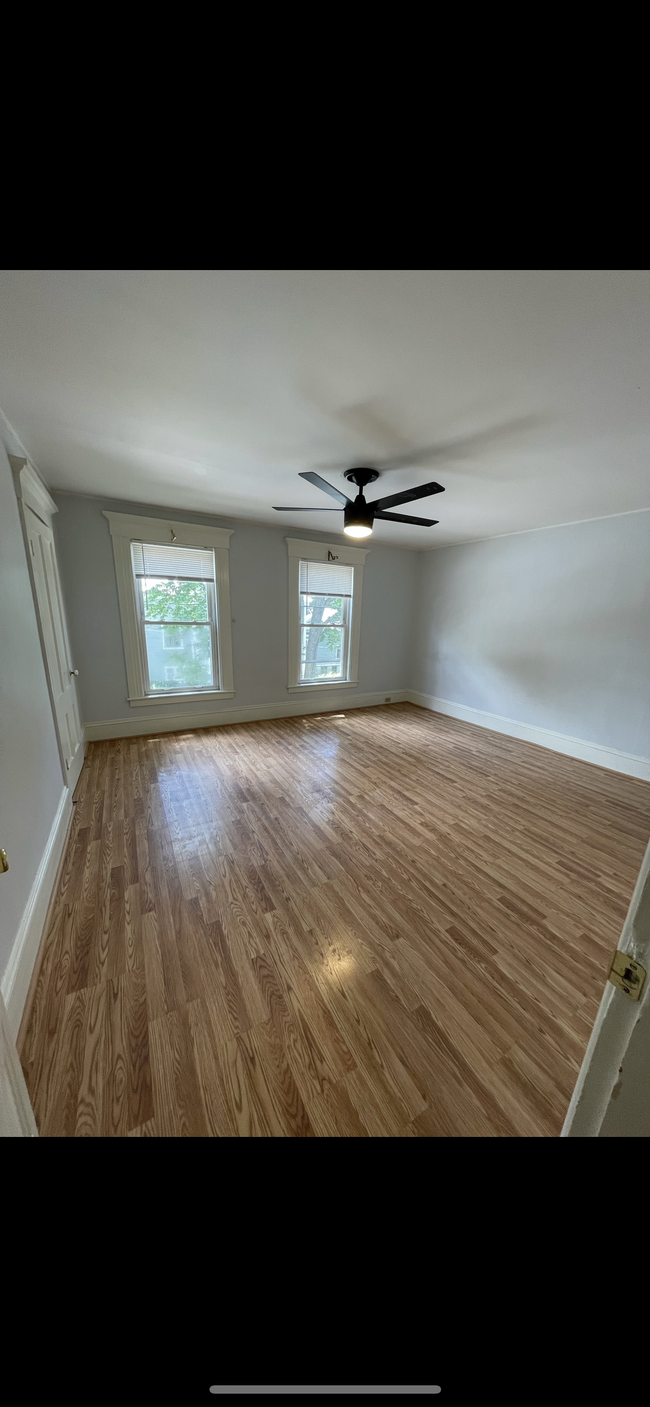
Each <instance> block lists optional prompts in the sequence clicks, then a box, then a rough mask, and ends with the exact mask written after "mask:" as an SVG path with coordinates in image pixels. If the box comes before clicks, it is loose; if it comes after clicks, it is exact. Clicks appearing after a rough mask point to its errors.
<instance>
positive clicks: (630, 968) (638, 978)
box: [608, 949, 646, 1002]
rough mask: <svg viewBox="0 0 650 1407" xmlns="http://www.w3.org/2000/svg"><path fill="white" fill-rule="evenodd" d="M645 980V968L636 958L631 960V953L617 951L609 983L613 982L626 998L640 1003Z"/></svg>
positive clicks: (609, 974) (610, 971) (613, 959)
mask: <svg viewBox="0 0 650 1407" xmlns="http://www.w3.org/2000/svg"><path fill="white" fill-rule="evenodd" d="M645 979H646V970H645V967H642V966H641V963H640V962H637V961H636V959H635V958H631V957H630V954H629V953H621V952H619V951H618V949H617V950H616V952H615V953H614V956H613V958H612V965H611V967H610V969H609V973H608V981H610V982H613V984H614V986H615V987H618V988H619V989H620V991H621V992H625V995H626V997H630V998H631V1000H632V1001H633V1002H638V1000H639V997H640V996H641V993H642V991H643V984H644V982H645Z"/></svg>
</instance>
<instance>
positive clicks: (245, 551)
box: [52, 492, 418, 723]
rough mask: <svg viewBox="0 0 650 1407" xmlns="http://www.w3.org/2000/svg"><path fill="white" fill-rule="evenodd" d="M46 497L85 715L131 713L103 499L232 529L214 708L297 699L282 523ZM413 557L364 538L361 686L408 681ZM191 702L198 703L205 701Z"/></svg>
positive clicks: (123, 509)
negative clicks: (291, 676) (230, 672)
mask: <svg viewBox="0 0 650 1407" xmlns="http://www.w3.org/2000/svg"><path fill="white" fill-rule="evenodd" d="M52 497H53V498H54V499H55V502H56V504H57V506H58V508H59V512H58V513H57V514H56V516H55V519H54V530H55V535H56V541H57V554H58V559H59V569H60V572H61V578H62V585H63V592H64V596H65V604H66V612H67V617H68V626H69V630H70V637H71V646H72V650H73V653H74V663H75V667H76V668H77V669H78V670H79V690H80V695H81V708H82V713H83V717H84V721H85V722H86V723H98V722H103V721H107V720H112V719H123V718H124V719H126V718H133V717H134V714H135V713H136V710H135V709H132V708H130V706H129V703H128V702H127V681H126V667H125V663H124V649H123V645H122V630H121V624H120V613H119V604H118V597H117V583H116V579H115V563H114V559H113V546H112V541H111V536H110V532H109V527H108V521H107V519H106V518H105V517H103V510H104V509H105V508H107V509H110V510H112V511H113V512H116V513H143V514H146V515H148V516H150V517H161V518H170V517H174V516H175V517H177V518H178V519H180V520H182V521H184V522H200V523H209V524H212V525H214V526H217V527H226V528H233V529H234V533H233V536H232V537H231V539H230V594H231V607H232V617H233V620H234V624H233V627H232V637H233V667H234V676H235V698H234V699H229V700H224V701H223V703H218V704H216V705H215V707H216V708H217V709H220V708H223V709H232V708H237V707H239V706H244V705H246V704H265V703H268V704H271V703H282V702H285V701H288V700H295V695H292V694H289V693H288V692H287V637H288V600H287V591H288V566H287V563H288V557H287V547H286V542H285V538H286V537H287V536H289V535H290V531H289V529H288V528H287V527H286V526H281V525H278V527H277V528H276V527H273V526H268V525H266V524H260V523H251V522H245V521H242V520H237V519H226V518H220V517H209V516H208V515H207V514H202V513H189V512H186V511H185V510H184V509H182V508H178V509H176V510H175V512H174V511H172V510H171V509H169V508H160V507H155V506H154V505H152V504H150V503H147V504H135V503H124V502H121V501H117V500H115V499H109V498H107V499H101V500H100V499H96V498H86V497H84V496H82V495H77V494H65V493H56V492H53V494H52ZM294 536H296V537H310V538H313V539H315V540H317V541H322V542H327V541H332V538H331V535H330V536H329V537H328V535H327V534H326V533H305V532H303V531H296V533H295V534H294ZM335 540H336V539H335ZM340 540H343V539H340ZM417 562H418V556H417V554H416V553H415V552H410V551H409V550H408V549H407V548H402V547H382V546H379V545H378V544H377V543H373V544H372V545H371V550H370V553H369V555H368V557H367V558H366V564H365V571H364V582H363V603H362V622H361V645H360V652H359V688H358V692H359V693H360V694H365V693H375V692H378V691H381V692H383V691H386V692H387V693H390V692H391V690H396V689H406V688H408V686H409V682H410V678H409V675H410V666H411V656H412V644H413V625H414V605H415V589H416V576H417ZM352 692H353V691H352V690H350V693H351V694H352ZM311 697H312V698H313V696H311ZM198 706H199V707H203V708H205V703H201V702H200V703H199V705H198ZM182 707H183V712H186V711H192V710H191V709H190V708H189V706H188V705H186V704H185V703H183V705H182ZM212 707H213V703H212V702H211V703H210V709H212ZM165 713H166V710H165V705H162V706H158V708H156V707H155V706H154V705H152V708H151V709H148V708H147V709H138V710H137V716H138V718H139V719H144V718H148V717H149V716H151V717H161V716H165Z"/></svg>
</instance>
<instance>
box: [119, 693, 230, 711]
mask: <svg viewBox="0 0 650 1407" xmlns="http://www.w3.org/2000/svg"><path fill="white" fill-rule="evenodd" d="M234 697H235V691H234V689H233V690H231V691H228V690H227V689H205V690H203V689H190V690H188V692H187V693H185V694H163V692H162V690H161V692H160V693H159V694H148V695H147V696H146V698H142V699H140V698H136V699H129V703H130V705H131V708H151V707H154V708H155V706H156V704H172V703H176V702H177V701H180V702H181V703H187V700H188V699H197V700H199V699H234Z"/></svg>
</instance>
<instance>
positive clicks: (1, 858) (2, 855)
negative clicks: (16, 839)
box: [0, 850, 9, 874]
mask: <svg viewBox="0 0 650 1407" xmlns="http://www.w3.org/2000/svg"><path fill="white" fill-rule="evenodd" d="M8 869H9V861H8V859H7V852H6V850H0V874H6V872H7V870H8Z"/></svg>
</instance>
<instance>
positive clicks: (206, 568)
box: [105, 512, 234, 705]
mask: <svg viewBox="0 0 650 1407" xmlns="http://www.w3.org/2000/svg"><path fill="white" fill-rule="evenodd" d="M105 516H106V517H107V518H108V520H109V523H110V529H111V535H112V538H113V550H114V554H115V567H116V573H117V585H118V594H119V600H120V613H121V617H122V633H123V638H124V653H125V658H126V669H127V679H128V686H129V702H130V703H131V704H134V705H138V704H147V703H148V704H151V703H154V702H155V703H158V702H160V703H164V702H165V701H166V700H174V699H178V698H179V697H182V698H187V697H188V696H189V695H196V696H200V697H206V696H208V697H214V696H216V695H219V696H221V697H223V696H226V697H228V698H232V696H233V692H234V690H233V680H232V649H231V634H230V594H229V582H228V557H229V553H228V548H229V539H230V537H231V535H232V534H231V532H230V531H229V530H227V529H224V528H203V527H201V526H199V525H196V524H190V523H177V522H176V521H174V522H173V523H172V522H169V523H168V522H166V521H165V520H163V519H158V518H140V517H136V516H135V515H133V516H131V515H130V514H124V513H108V512H107V513H106V515H105Z"/></svg>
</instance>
